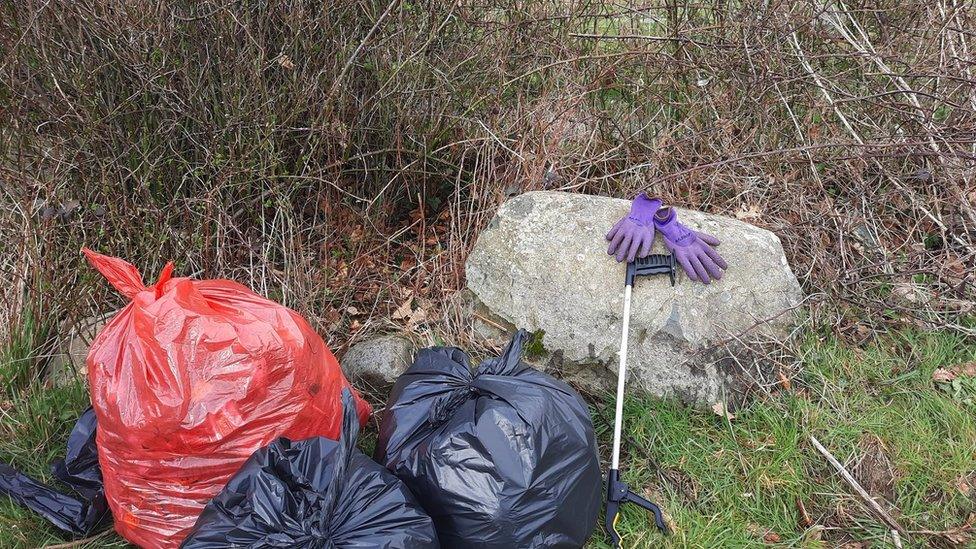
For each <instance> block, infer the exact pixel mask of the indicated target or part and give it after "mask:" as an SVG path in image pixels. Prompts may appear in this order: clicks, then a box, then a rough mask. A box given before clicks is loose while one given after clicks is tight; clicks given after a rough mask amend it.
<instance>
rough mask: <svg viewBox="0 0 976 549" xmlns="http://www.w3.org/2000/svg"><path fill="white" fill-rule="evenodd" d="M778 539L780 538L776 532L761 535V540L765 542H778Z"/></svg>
mask: <svg viewBox="0 0 976 549" xmlns="http://www.w3.org/2000/svg"><path fill="white" fill-rule="evenodd" d="M779 539H780V538H779V534H777V533H776V532H769V533H768V534H766V535H765V536H763V540H764V541H765V542H766V543H779Z"/></svg>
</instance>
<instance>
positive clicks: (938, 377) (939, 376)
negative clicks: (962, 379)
mask: <svg viewBox="0 0 976 549" xmlns="http://www.w3.org/2000/svg"><path fill="white" fill-rule="evenodd" d="M953 379H956V374H955V373H954V372H953V371H951V370H947V369H945V368H936V369H935V371H934V372H932V381H938V382H939V383H949V382H950V381H952V380H953Z"/></svg>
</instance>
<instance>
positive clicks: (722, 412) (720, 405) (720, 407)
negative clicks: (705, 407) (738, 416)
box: [712, 402, 735, 421]
mask: <svg viewBox="0 0 976 549" xmlns="http://www.w3.org/2000/svg"><path fill="white" fill-rule="evenodd" d="M712 411H713V412H715V415H717V416H719V417H724V418H725V419H727V420H729V421H732V420H733V419H735V414H733V413H732V412H730V411H728V410H727V409H726V408H725V403H724V402H716V403H715V404H712Z"/></svg>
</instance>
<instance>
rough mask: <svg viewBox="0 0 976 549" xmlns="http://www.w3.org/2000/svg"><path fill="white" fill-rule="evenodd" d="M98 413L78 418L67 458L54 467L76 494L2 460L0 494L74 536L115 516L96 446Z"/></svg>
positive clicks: (88, 411)
mask: <svg viewBox="0 0 976 549" xmlns="http://www.w3.org/2000/svg"><path fill="white" fill-rule="evenodd" d="M95 423H96V421H95V412H94V411H93V410H92V409H91V408H89V409H88V410H85V412H84V413H83V414H81V417H79V418H78V421H77V423H75V426H74V428H73V429H72V430H71V435H69V436H68V444H67V446H68V449H67V452H66V454H65V457H64V459H61V460H58V461H56V462H55V463H54V464H53V465H52V466H51V472H52V473H53V474H54V478H56V479H58V480H59V481H61V482H62V483H64V484H65V485H67V486H68V487H69V488H71V490H72V491H74V492H75V493H76V494H77V495H72V494H68V493H64V492H59V491H58V490H55V489H54V488H51V487H49V486H46V485H44V484H41V483H40V482H38V481H36V480H34V479H32V478H30V477H28V476H27V475H24V474H23V473H20V472H18V471H16V470H15V469H13V468H12V467H10V466H9V465H5V464H2V463H0V494H6V495H7V496H9V497H10V498H11V499H13V500H14V501H15V502H17V503H18V504H19V505H21V506H23V507H26V508H28V509H30V510H31V511H34V512H35V513H38V514H40V515H41V516H43V517H44V518H45V519H47V520H48V521H49V522H51V523H52V524H54V525H55V526H57V527H58V528H60V529H61V530H63V531H64V532H65V533H67V534H69V535H70V536H72V537H79V538H80V537H85V536H88V535H90V534H91V533H92V532H94V531H96V530H98V529H100V527H102V526H104V525H106V524H107V523H108V522H109V521H110V520H111V517H112V515H111V514H110V513H109V511H108V503H107V502H106V501H105V491H104V489H103V487H102V472H101V469H100V468H99V466H98V452H97V450H96V449H95V430H96V429H95Z"/></svg>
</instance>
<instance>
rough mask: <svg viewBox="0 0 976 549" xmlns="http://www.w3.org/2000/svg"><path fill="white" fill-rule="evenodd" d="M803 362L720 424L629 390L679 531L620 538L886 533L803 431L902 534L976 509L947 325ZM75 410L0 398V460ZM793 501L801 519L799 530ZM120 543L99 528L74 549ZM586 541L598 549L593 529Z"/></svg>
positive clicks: (954, 521) (973, 349)
mask: <svg viewBox="0 0 976 549" xmlns="http://www.w3.org/2000/svg"><path fill="white" fill-rule="evenodd" d="M801 358H802V362H803V369H802V372H801V376H800V377H799V378H798V379H796V380H794V382H793V384H792V386H791V388H790V389H789V390H781V391H779V392H778V393H775V394H772V395H765V396H763V397H762V398H759V399H757V400H756V401H754V402H753V403H751V404H750V405H749V406H747V407H745V408H744V409H741V410H737V411H735V417H734V418H732V419H726V418H723V417H720V416H718V415H716V414H714V413H713V412H711V411H699V410H691V409H688V408H687V407H685V406H682V405H680V404H678V403H675V402H672V401H662V400H660V399H655V398H651V397H641V396H638V395H631V396H630V397H629V398H628V400H627V403H626V408H625V409H626V414H627V416H626V417H627V422H626V432H627V433H629V436H630V437H631V438H632V440H631V441H629V442H628V443H626V445H625V452H624V458H623V463H624V475H625V478H626V480H627V481H628V482H630V484H631V486H632V487H633V488H634V489H635V490H637V491H638V492H640V493H643V494H644V495H646V496H648V497H649V498H650V499H652V500H653V501H656V502H658V503H659V504H661V505H662V506H663V508H664V509H665V511H666V513H667V515H668V516H669V519H670V522H671V523H672V525H673V527H674V528H675V534H674V535H673V536H671V537H669V538H664V537H662V536H661V535H660V534H658V533H657V532H656V531H655V530H654V528H653V525H652V523H651V522H649V520H648V516H647V515H646V514H644V513H643V512H642V511H640V510H638V509H634V508H626V507H625V509H624V510H623V512H622V513H623V514H622V516H621V519H620V522H619V530H620V532H621V533H622V534H623V536H624V544H625V545H624V546H625V547H658V546H665V547H716V546H722V547H748V546H756V545H758V544H763V543H765V544H769V545H775V546H781V547H834V546H838V545H841V544H843V543H853V542H860V543H863V544H866V545H872V546H875V545H880V544H884V542H885V540H886V539H887V540H889V541H890V537H887V536H888V533H887V531H886V529H885V528H884V527H883V526H882V525H881V524H880V523H879V522H878V521H877V520H875V519H874V518H873V517H871V516H870V515H869V514H867V513H866V512H865V511H864V509H863V508H862V506H861V505H860V503H859V501H858V499H857V498H856V496H853V495H851V494H852V491H851V490H850V489H849V488H848V487H847V486H846V485H845V484H844V483H843V482H842V481H841V480H840V479H839V477H838V476H837V475H836V474H835V473H834V471H833V470H832V469H831V468H830V466H829V465H828V464H827V462H826V461H825V460H824V459H823V458H822V457H821V456H820V455H819V454H818V453H816V451H815V450H814V449H813V448H812V446H811V445H810V443H809V436H810V435H814V436H816V437H817V438H818V439H819V440H821V441H822V442H823V444H824V445H826V446H827V447H828V448H829V449H830V450H831V451H832V452H833V453H834V455H835V456H837V457H838V459H840V460H841V461H842V462H844V463H846V464H847V466H848V468H849V469H851V470H852V471H854V473H855V475H856V476H857V477H858V478H859V479H860V480H861V482H862V483H863V484H865V486H866V487H867V488H868V489H869V490H870V491H871V492H872V494H874V495H876V496H879V495H881V496H884V497H885V498H886V499H887V501H889V502H890V503H891V504H892V505H893V509H895V510H893V511H892V513H893V514H894V515H895V516H896V517H897V518H898V520H899V521H900V522H901V524H902V525H903V526H905V527H906V528H907V529H909V530H911V531H918V530H929V531H948V535H950V536H951V535H953V529H956V528H958V527H960V526H962V525H963V524H964V523H965V522H966V520H967V517H968V516H969V514H970V513H972V512H974V511H976V506H974V499H973V493H972V492H971V490H972V488H968V486H971V485H972V484H976V414H974V411H976V409H974V405H973V404H972V397H974V396H976V390H973V389H971V388H970V387H971V386H970V385H969V384H962V385H960V384H952V383H938V382H934V381H933V380H932V374H933V372H934V371H935V370H936V369H937V368H945V367H949V366H951V365H954V364H958V363H963V362H967V361H972V360H974V359H976V345H974V344H973V343H972V342H967V341H966V340H965V339H964V338H962V337H960V336H957V335H953V334H951V333H922V332H902V333H895V334H892V335H887V336H883V337H879V338H878V339H877V340H876V341H875V342H873V343H872V344H870V345H867V346H865V347H851V346H848V345H845V344H843V343H841V342H839V341H838V340H837V339H835V338H833V337H831V336H818V335H815V334H811V335H810V336H809V338H808V340H807V342H806V343H805V344H804V345H803V346H802V349H801ZM8 365H9V362H7V363H5V364H4V367H6V366H8ZM605 403H606V404H607V405H610V404H612V400H611V399H610V398H609V397H608V398H607V400H606V401H605ZM86 405H87V396H86V393H85V391H84V388H83V387H82V386H80V385H73V386H68V387H63V388H49V387H43V386H41V385H40V384H38V383H36V382H35V383H32V384H30V385H28V386H27V387H24V388H23V389H22V390H20V391H19V392H18V394H16V395H14V398H13V400H12V401H10V402H9V403H7V404H6V405H5V407H4V413H3V421H2V424H0V434H2V437H0V438H2V440H0V460H2V461H4V462H8V463H13V464H14V465H15V466H16V467H18V468H20V469H22V470H24V471H26V472H28V473H30V474H32V475H35V476H37V477H39V478H43V479H49V476H48V474H47V464H48V463H50V462H51V461H53V460H54V459H55V458H56V457H58V456H59V455H60V454H61V453H62V452H63V448H64V441H65V439H66V437H67V434H68V431H69V430H70V428H71V426H72V425H73V423H74V420H75V418H76V417H77V415H78V414H79V413H80V412H81V411H82V410H83V409H84V407H85V406H86ZM606 410H607V413H609V410H610V408H609V407H608V408H606ZM609 419H610V418H609V417H608V416H606V415H605V414H604V413H597V417H596V419H595V423H596V425H597V427H598V429H599V430H600V436H601V441H602V442H603V443H604V445H607V444H608V443H609V434H610V433H609V431H610V429H609V427H610V422H609ZM371 440H372V436H371V433H367V434H364V436H363V440H361V446H364V445H365V446H368V445H369V444H370V441H371ZM967 490H969V491H970V492H967ZM798 501H799V502H802V503H803V507H804V508H805V509H806V512H807V513H808V515H809V517H810V520H811V523H810V524H803V519H802V515H801V511H800V510H799V505H798V503H797V502H798ZM956 535H959V536H962V535H966V532H961V533H960V532H956ZM0 539H2V540H4V542H5V543H4V547H11V548H21V547H22V548H27V547H43V546H45V545H48V544H56V543H61V542H62V541H63V540H61V538H60V537H58V535H57V532H55V531H54V530H53V529H52V528H50V527H48V526H47V525H46V524H45V523H44V522H43V521H42V520H41V519H39V518H38V517H36V516H33V515H31V514H30V513H28V512H25V511H23V510H21V509H19V508H17V507H16V506H14V505H12V504H10V503H9V502H0ZM936 539H939V540H941V541H943V542H944V541H946V539H947V538H945V537H940V536H937V535H932V534H917V535H913V536H912V538H911V539H910V540H906V546H908V547H922V546H927V544H930V543H932V542H933V541H935V540H936ZM956 539H961V538H956ZM124 546H125V543H124V542H123V541H122V540H120V539H119V538H118V537H116V536H115V535H114V534H109V535H107V536H103V537H101V538H99V539H97V540H94V541H93V542H91V543H89V544H87V545H81V546H80V547H92V548H93V547H124ZM589 546H590V547H592V548H606V547H609V544H608V543H607V539H606V537H605V536H604V534H603V532H602V530H598V531H597V532H596V533H595V534H594V537H593V538H592V540H591V542H590V544H589Z"/></svg>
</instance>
